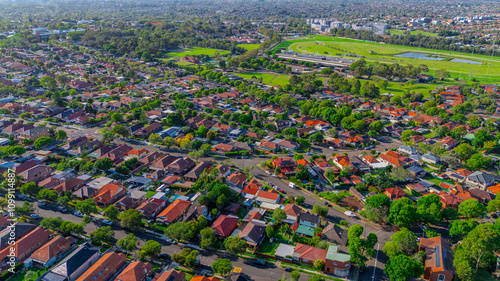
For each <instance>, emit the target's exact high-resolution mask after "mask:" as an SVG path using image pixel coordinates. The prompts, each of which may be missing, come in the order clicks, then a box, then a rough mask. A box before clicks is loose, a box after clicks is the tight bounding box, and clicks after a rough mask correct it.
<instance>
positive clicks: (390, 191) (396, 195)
mask: <svg viewBox="0 0 500 281" xmlns="http://www.w3.org/2000/svg"><path fill="white" fill-rule="evenodd" d="M384 194H385V195H386V196H387V197H389V198H390V199H391V200H392V201H394V200H397V199H401V198H403V197H405V196H406V192H405V191H404V190H403V189H401V188H400V187H397V186H396V187H391V188H386V189H385V190H384Z"/></svg>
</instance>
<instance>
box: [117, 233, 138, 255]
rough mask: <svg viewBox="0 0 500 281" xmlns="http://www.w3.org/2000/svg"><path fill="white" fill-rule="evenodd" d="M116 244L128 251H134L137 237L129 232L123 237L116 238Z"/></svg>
mask: <svg viewBox="0 0 500 281" xmlns="http://www.w3.org/2000/svg"><path fill="white" fill-rule="evenodd" d="M118 246H119V247H121V248H123V249H125V250H128V251H135V250H136V249H137V238H136V237H135V235H134V234H132V233H129V234H127V236H125V237H124V238H122V239H120V240H118Z"/></svg>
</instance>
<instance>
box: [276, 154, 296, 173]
mask: <svg viewBox="0 0 500 281" xmlns="http://www.w3.org/2000/svg"><path fill="white" fill-rule="evenodd" d="M272 162H273V167H274V168H276V167H279V168H280V169H281V173H282V174H284V175H291V174H295V172H296V171H295V168H296V167H297V163H295V161H293V159H292V158H288V159H283V158H276V159H274V160H272Z"/></svg>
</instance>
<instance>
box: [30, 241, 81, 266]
mask: <svg viewBox="0 0 500 281" xmlns="http://www.w3.org/2000/svg"><path fill="white" fill-rule="evenodd" d="M75 243H76V240H75V238H73V237H72V236H68V237H67V238H65V237H63V236H61V235H58V236H56V237H54V238H53V239H52V240H50V241H49V242H48V243H47V244H45V245H43V246H42V247H40V248H39V249H38V250H36V251H35V252H34V253H33V254H31V256H30V258H29V259H28V260H26V261H25V262H24V264H25V266H27V267H31V266H32V265H35V266H38V267H41V268H46V267H50V266H52V265H53V264H54V263H55V262H57V261H58V260H60V259H61V258H62V257H63V256H64V255H65V254H66V253H67V252H68V251H69V250H71V249H72V247H73V246H74V245H75Z"/></svg>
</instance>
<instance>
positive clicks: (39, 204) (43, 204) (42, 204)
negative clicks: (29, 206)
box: [37, 200, 47, 206]
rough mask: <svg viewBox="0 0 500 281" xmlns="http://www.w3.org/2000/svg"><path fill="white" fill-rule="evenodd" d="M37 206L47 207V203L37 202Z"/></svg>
mask: <svg viewBox="0 0 500 281" xmlns="http://www.w3.org/2000/svg"><path fill="white" fill-rule="evenodd" d="M37 204H38V206H45V205H46V204H47V203H45V201H42V200H40V201H38V202H37Z"/></svg>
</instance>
